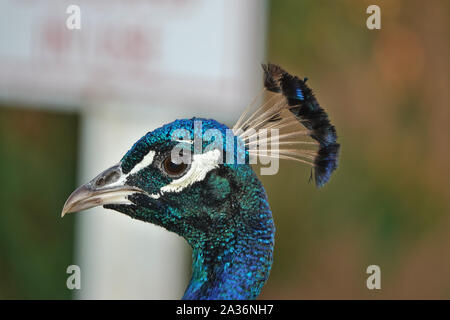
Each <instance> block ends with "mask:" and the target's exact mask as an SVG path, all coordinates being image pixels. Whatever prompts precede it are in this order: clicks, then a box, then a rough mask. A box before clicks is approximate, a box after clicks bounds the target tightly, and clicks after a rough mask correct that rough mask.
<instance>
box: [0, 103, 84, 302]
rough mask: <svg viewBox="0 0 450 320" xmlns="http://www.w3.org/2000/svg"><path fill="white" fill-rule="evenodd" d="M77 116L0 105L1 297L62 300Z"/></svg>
mask: <svg viewBox="0 0 450 320" xmlns="http://www.w3.org/2000/svg"><path fill="white" fill-rule="evenodd" d="M77 136H78V117H77V116H76V115H73V114H62V113H53V112H45V111H32V110H31V111H30V110H26V109H20V108H17V107H15V108H8V107H6V106H2V107H1V108H0V163H1V165H0V176H1V177H2V178H1V183H0V203H1V206H2V207H1V214H0V279H1V281H0V299H31V298H32V299H50V298H51V299H66V298H70V297H71V292H70V290H68V289H67V287H66V278H67V276H68V275H67V274H66V268H67V266H69V265H70V264H72V263H71V262H72V256H73V243H74V240H73V235H74V225H73V220H70V219H69V220H66V221H63V220H62V219H61V218H60V211H61V208H62V206H63V204H64V201H65V198H66V197H67V195H68V194H70V192H71V190H72V189H73V188H74V186H75V170H76V160H77V153H76V150H77Z"/></svg>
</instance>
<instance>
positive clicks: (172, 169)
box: [164, 157, 187, 174]
mask: <svg viewBox="0 0 450 320" xmlns="http://www.w3.org/2000/svg"><path fill="white" fill-rule="evenodd" d="M186 168H187V164H185V163H179V164H176V163H173V162H172V158H171V157H168V158H166V160H164V169H165V170H166V171H167V173H169V174H180V173H181V172H183V171H184V170H185V169H186Z"/></svg>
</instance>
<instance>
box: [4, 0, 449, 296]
mask: <svg viewBox="0 0 450 320" xmlns="http://www.w3.org/2000/svg"><path fill="white" fill-rule="evenodd" d="M75 2H76V3H75ZM71 4H76V5H78V6H79V7H80V9H81V29H80V30H69V29H67V27H66V19H67V18H68V16H69V14H67V13H66V8H67V7H68V6H69V5H71ZM371 4H376V5H379V6H380V8H381V30H369V29H368V28H367V27H366V19H367V17H368V16H369V15H368V14H367V13H366V8H367V7H368V6H369V5H371ZM449 18H450V3H449V2H448V1H446V0H442V1H439V0H435V1H432V2H430V3H427V4H423V2H422V1H418V0H417V1H415V0H414V1H406V0H403V1H402V0H396V1H392V0H391V1H387V0H386V1H380V0H373V1H372V0H371V1H359V0H339V1H331V0H320V1H318V0H300V1H299V0H291V1H258V0H251V1H250V0H249V1H237V0H233V1H207V0H169V1H159V0H152V1H150V0H149V1H143V0H142V1H119V0H116V1H108V2H106V1H102V0H96V1H92V0H91V1H87V0H79V1H56V0H53V1H52V0H46V1H39V2H35V1H31V0H20V1H13V0H0V163H1V165H0V172H1V177H2V178H1V183H0V203H1V205H2V208H1V210H0V298H1V299H17V298H18V299H73V298H78V299H88V298H94V299H97V298H125V299H126V298H137V299H164V298H168V299H178V298H180V297H181V295H182V293H183V291H184V288H185V286H186V284H187V282H188V279H189V276H190V275H189V272H190V252H189V248H188V246H187V245H186V244H185V243H184V241H183V240H182V239H181V238H179V237H177V236H176V235H173V234H170V233H169V232H166V231H164V230H162V229H160V228H157V227H154V226H151V225H149V224H146V223H143V222H138V221H133V220H131V219H129V218H127V217H124V216H122V215H120V214H118V213H115V212H112V211H107V210H104V209H101V208H98V209H92V210H89V211H87V212H83V213H80V214H73V215H72V214H71V215H68V216H66V217H65V218H64V219H61V218H60V211H61V208H62V206H63V204H64V202H65V200H66V198H67V197H68V195H69V194H70V193H71V192H72V191H73V190H74V188H75V187H76V186H77V185H79V184H81V183H83V182H85V181H88V180H90V178H92V177H94V176H95V175H96V174H97V173H99V172H100V171H101V170H103V169H105V168H107V167H108V166H110V165H113V164H115V163H116V162H117V161H118V160H120V158H121V157H122V155H123V154H124V153H125V152H126V151H127V150H128V148H130V147H131V145H132V144H133V143H134V142H135V141H136V140H137V139H138V138H139V137H141V136H142V135H144V134H145V133H146V132H147V131H151V130H153V129H154V128H156V127H158V126H160V125H161V124H163V123H167V122H170V121H172V120H174V119H176V118H183V117H192V116H209V117H213V118H215V119H217V120H219V121H222V122H224V123H226V124H228V125H230V126H231V125H232V124H233V122H234V121H236V120H237V118H238V117H239V115H240V113H241V112H242V111H243V110H244V109H245V106H246V105H247V104H248V103H250V102H251V100H252V98H253V97H254V96H255V95H256V94H257V92H258V91H259V89H260V88H261V86H262V73H261V70H260V63H261V62H265V61H271V62H274V63H277V64H280V65H281V66H283V67H284V68H285V69H286V70H288V71H289V72H290V73H293V74H296V75H299V76H300V77H308V78H309V80H308V83H309V85H310V86H311V87H312V88H313V89H314V90H315V93H316V95H317V97H318V100H319V101H320V103H321V104H322V106H324V107H325V108H326V109H327V111H328V113H329V115H330V117H331V119H332V121H333V123H334V124H335V126H336V128H337V130H338V134H339V142H340V143H341V145H342V152H341V158H340V167H339V169H338V170H337V171H336V174H335V175H334V176H333V178H332V180H331V182H330V183H329V184H328V185H327V186H326V187H325V188H323V189H320V190H317V189H316V188H315V187H314V186H313V184H309V183H308V177H309V168H307V167H305V166H302V165H299V164H298V163H290V162H286V161H282V162H281V164H280V172H279V173H278V174H277V175H275V176H262V177H261V180H262V181H263V184H264V186H265V187H266V191H267V193H268V197H269V201H270V204H271V207H272V210H273V214H274V218H275V222H276V226H277V234H276V247H275V257H274V265H273V268H272V272H271V276H270V278H269V280H268V282H267V284H266V286H265V287H264V289H263V291H262V294H261V296H260V298H263V299H318V298H325V299H329V298H338V299H353V298H360V299H361V298H362V299H380V298H387V299H404V298H406V299H408V298H412V299H417V298H425V299H431V298H437V299H448V298H450V232H449V231H450V215H449V213H450V200H449V199H450V183H449V181H448V180H449V177H450V167H449V165H448V164H449V160H450V143H449V140H450V126H448V123H447V121H449V120H450V108H449V102H450V94H449V90H448V89H449V84H450V83H449V72H448V70H449V59H448V57H449V56H450V52H449V49H450V45H449V40H448V39H450V22H449V21H450V19H449ZM373 264H375V265H378V266H380V268H381V290H368V289H367V287H366V279H367V277H368V274H366V268H367V267H368V266H369V265H373ZM69 265H79V266H80V267H81V274H82V281H81V286H82V288H81V290H69V289H67V286H66V279H67V277H68V276H69V275H68V274H66V269H67V267H68V266H69Z"/></svg>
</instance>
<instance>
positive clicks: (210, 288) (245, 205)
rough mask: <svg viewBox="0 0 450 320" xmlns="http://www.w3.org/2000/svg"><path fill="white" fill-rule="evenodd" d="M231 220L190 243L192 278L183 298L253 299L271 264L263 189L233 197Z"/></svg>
mask: <svg viewBox="0 0 450 320" xmlns="http://www.w3.org/2000/svg"><path fill="white" fill-rule="evenodd" d="M236 199H239V200H236V202H237V203H236V205H237V206H238V207H239V210H238V211H239V215H238V216H237V217H235V223H234V224H232V225H231V226H230V225H227V226H223V227H219V228H217V229H216V230H218V232H217V233H216V234H215V235H214V236H213V237H209V238H208V240H206V241H202V242H198V243H195V244H192V243H191V246H192V249H193V250H192V278H191V281H190V283H189V285H188V287H187V289H186V292H185V294H184V296H183V299H223V300H229V299H232V300H234V299H255V298H256V297H257V296H258V295H259V293H260V291H261V288H262V287H263V285H264V283H265V282H266V280H267V278H268V276H269V272H270V268H271V266H272V257H273V246H274V233H275V228H274V222H273V219H272V213H271V211H270V208H269V205H268V203H267V197H266V194H265V191H264V189H263V188H262V186H261V188H260V191H257V192H256V196H255V193H249V194H242V195H241V196H240V197H237V198H236Z"/></svg>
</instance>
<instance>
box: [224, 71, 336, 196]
mask: <svg viewBox="0 0 450 320" xmlns="http://www.w3.org/2000/svg"><path fill="white" fill-rule="evenodd" d="M262 67H263V69H264V90H263V92H266V93H268V94H269V95H270V96H269V97H268V98H267V101H266V102H265V103H264V104H263V105H262V106H261V107H260V108H258V109H257V110H256V111H255V112H254V113H252V114H251V115H250V116H248V113H249V112H248V111H249V110H246V112H244V114H243V115H242V116H241V118H240V119H239V120H238V122H237V123H236V125H235V126H234V127H233V131H234V133H235V134H236V135H237V136H239V137H240V138H242V139H243V141H244V143H245V145H246V147H249V149H250V150H249V153H250V154H251V155H252V154H253V155H259V156H263V157H266V156H267V157H270V156H271V155H270V154H269V153H267V150H259V149H255V150H254V149H253V148H252V147H257V146H259V143H262V142H270V141H271V138H266V139H265V140H263V141H261V140H259V143H258V142H255V141H254V138H255V135H257V134H255V133H254V132H255V130H261V129H278V130H279V143H278V146H279V149H278V154H276V155H275V156H277V157H279V158H280V159H288V160H295V161H299V162H303V163H306V164H309V165H311V166H313V168H314V179H315V182H316V185H317V186H318V187H321V186H323V185H324V184H325V183H327V182H328V180H329V179H330V176H331V173H332V172H333V171H334V170H336V168H337V164H338V156H339V148H340V145H339V144H338V143H337V142H336V141H337V133H336V129H335V127H334V126H333V125H332V124H331V123H330V120H329V118H328V115H327V113H326V112H325V110H324V109H323V108H322V107H321V106H320V105H319V103H318V102H317V99H316V98H315V96H314V94H313V92H312V90H311V89H310V88H309V87H308V86H307V85H306V80H307V79H306V78H305V79H304V80H301V79H299V78H298V77H296V76H292V75H290V74H289V73H287V72H286V71H284V70H283V69H282V68H280V67H279V66H277V65H274V64H271V63H269V64H267V65H264V64H263V65H262ZM255 100H256V99H255ZM253 104H254V103H253ZM253 104H252V105H253ZM250 107H251V106H250ZM305 129H306V130H305ZM305 138H310V141H306V140H305ZM252 139H253V141H252ZM313 148H314V149H313Z"/></svg>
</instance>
